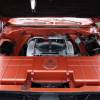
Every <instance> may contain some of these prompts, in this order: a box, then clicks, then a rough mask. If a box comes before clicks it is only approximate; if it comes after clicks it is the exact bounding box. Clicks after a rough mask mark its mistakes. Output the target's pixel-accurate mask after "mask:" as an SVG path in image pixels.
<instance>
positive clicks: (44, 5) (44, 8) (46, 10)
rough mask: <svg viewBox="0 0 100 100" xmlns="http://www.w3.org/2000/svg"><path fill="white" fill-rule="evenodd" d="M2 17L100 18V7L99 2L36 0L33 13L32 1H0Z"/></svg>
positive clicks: (95, 0) (84, 0)
mask: <svg viewBox="0 0 100 100" xmlns="http://www.w3.org/2000/svg"><path fill="white" fill-rule="evenodd" d="M0 15H1V16H5V17H19V16H21V17H23V16H78V17H98V16H100V7H99V2H98V0H36V9H35V12H32V9H31V4H30V0H0Z"/></svg>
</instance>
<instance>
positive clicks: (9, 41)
mask: <svg viewBox="0 0 100 100" xmlns="http://www.w3.org/2000/svg"><path fill="white" fill-rule="evenodd" d="M99 92H100V33H99V28H98V26H97V24H96V23H95V21H94V20H93V19H91V18H76V17H25V18H8V19H6V18H4V19H2V20H1V33H0V97H1V98H0V100H99V97H100V94H99ZM5 98H6V99H5Z"/></svg>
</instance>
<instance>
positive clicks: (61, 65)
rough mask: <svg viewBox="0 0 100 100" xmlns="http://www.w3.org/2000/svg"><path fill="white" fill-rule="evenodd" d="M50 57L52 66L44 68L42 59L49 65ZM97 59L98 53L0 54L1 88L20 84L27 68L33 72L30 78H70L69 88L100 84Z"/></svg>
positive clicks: (68, 79) (56, 80)
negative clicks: (27, 55) (61, 54)
mask: <svg viewBox="0 0 100 100" xmlns="http://www.w3.org/2000/svg"><path fill="white" fill-rule="evenodd" d="M49 60H52V62H53V63H54V64H55V66H56V67H55V66H54V67H55V68H54V69H50V68H49V69H47V68H46V65H45V63H47V65H48V64H49ZM99 60H100V57H99V56H94V57H68V58H66V57H53V58H52V57H0V84H1V86H0V88H1V89H2V88H4V87H6V86H7V85H13V88H14V89H15V88H16V85H17V86H18V85H19V87H20V86H22V85H23V84H24V83H25V81H26V79H27V75H28V71H30V72H33V73H34V74H33V75H32V79H31V82H69V83H70V88H77V89H78V88H80V87H81V89H82V87H84V86H100V61H99ZM47 67H48V66H47ZM72 84H73V85H72ZM8 88H9V86H8ZM30 88H31V87H30ZM92 88H93V87H92ZM4 89H6V88H4ZM77 89H76V90H77ZM9 90H10V89H9ZM33 90H34V89H33ZM60 90H61V89H60ZM62 90H63V89H62ZM69 90H70V89H69ZM90 90H91V88H90ZM93 90H95V89H94V88H93ZM37 91H38V90H37ZM40 91H41V89H40ZM44 91H46V90H44ZM64 91H65V89H64ZM73 91H74V89H73Z"/></svg>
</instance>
